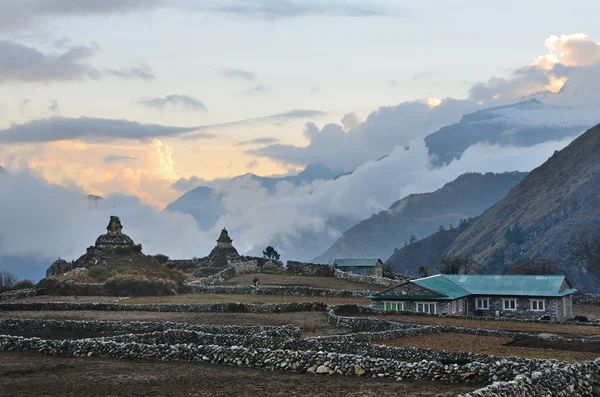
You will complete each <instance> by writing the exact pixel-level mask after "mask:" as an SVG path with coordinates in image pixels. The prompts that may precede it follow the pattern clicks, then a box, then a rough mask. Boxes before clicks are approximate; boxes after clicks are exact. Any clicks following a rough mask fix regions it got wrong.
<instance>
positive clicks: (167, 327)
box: [0, 318, 300, 338]
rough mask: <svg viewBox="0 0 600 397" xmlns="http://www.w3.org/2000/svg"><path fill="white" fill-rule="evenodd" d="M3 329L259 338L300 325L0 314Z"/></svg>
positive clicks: (292, 333)
mask: <svg viewBox="0 0 600 397" xmlns="http://www.w3.org/2000/svg"><path fill="white" fill-rule="evenodd" d="M6 330H13V331H28V332H30V331H48V330H52V331H82V332H115V333H128V334H149V333H153V332H159V333H160V332H165V331H178V332H179V331H188V332H198V333H208V334H218V335H230V336H231V335H252V336H256V337H262V338H270V337H278V338H298V337H299V336H300V328H298V327H296V326H293V325H280V326H270V325H256V326H241V325H210V324H197V325H195V324H189V323H177V322H172V321H160V322H157V321H132V322H120V321H101V320H93V321H79V320H40V319H20V318H18V319H17V318H2V319H0V333H1V332H2V331H6Z"/></svg>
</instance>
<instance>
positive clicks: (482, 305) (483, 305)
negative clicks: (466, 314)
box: [475, 298, 490, 310]
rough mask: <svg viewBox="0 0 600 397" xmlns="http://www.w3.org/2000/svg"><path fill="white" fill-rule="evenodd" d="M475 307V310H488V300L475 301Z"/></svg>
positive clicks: (479, 299)
mask: <svg viewBox="0 0 600 397" xmlns="http://www.w3.org/2000/svg"><path fill="white" fill-rule="evenodd" d="M475 307H476V308H477V310H490V298H477V299H475Z"/></svg>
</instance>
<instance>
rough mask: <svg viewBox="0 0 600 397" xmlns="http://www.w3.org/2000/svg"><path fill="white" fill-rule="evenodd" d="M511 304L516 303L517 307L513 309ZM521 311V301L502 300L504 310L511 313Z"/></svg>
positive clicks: (514, 299)
mask: <svg viewBox="0 0 600 397" xmlns="http://www.w3.org/2000/svg"><path fill="white" fill-rule="evenodd" d="M510 302H514V303H515V307H514V308H511V306H512V305H511V304H510ZM506 303H509V304H508V308H507V307H506ZM518 309H519V300H518V299H516V298H502V310H506V311H509V312H516V311H517V310H518Z"/></svg>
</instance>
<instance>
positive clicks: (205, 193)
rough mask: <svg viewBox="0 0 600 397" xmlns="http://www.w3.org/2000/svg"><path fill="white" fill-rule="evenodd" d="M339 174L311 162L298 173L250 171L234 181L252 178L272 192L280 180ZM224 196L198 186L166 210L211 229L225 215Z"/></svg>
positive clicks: (300, 181) (297, 181) (299, 180)
mask: <svg viewBox="0 0 600 397" xmlns="http://www.w3.org/2000/svg"><path fill="white" fill-rule="evenodd" d="M337 176H338V173H337V172H335V171H332V170H330V169H329V168H327V167H325V166H324V165H322V164H310V165H308V166H307V167H306V168H305V169H304V170H303V171H302V172H300V173H299V174H298V175H289V176H284V177H262V176H258V175H254V174H250V173H249V174H245V175H240V176H237V177H235V178H233V179H232V181H235V180H237V179H240V178H250V179H252V180H254V181H257V182H258V183H259V184H260V186H262V187H264V188H265V189H267V190H268V191H270V192H271V191H273V190H274V189H275V187H276V185H277V184H278V183H279V182H284V181H285V182H289V183H292V184H294V185H296V186H300V185H302V184H303V183H311V182H313V181H316V180H331V179H334V178H336V177H337ZM222 198H223V195H221V194H218V193H217V192H216V191H215V190H214V189H212V188H209V187H206V186H198V187H197V188H195V189H192V190H190V191H189V192H187V193H185V194H184V195H182V196H181V197H179V198H178V199H177V200H175V201H173V202H172V203H170V204H169V205H168V206H167V207H166V208H165V210H167V211H173V212H181V213H184V214H190V215H192V216H193V217H194V218H195V219H196V221H197V222H198V225H199V226H200V228H202V229H204V230H209V229H211V228H212V227H213V226H215V223H216V222H217V220H218V219H219V218H220V217H221V216H222V215H223V211H224V209H223V206H222V205H221V199H222Z"/></svg>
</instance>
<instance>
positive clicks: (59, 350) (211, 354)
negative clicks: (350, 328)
mask: <svg viewBox="0 0 600 397" xmlns="http://www.w3.org/2000/svg"><path fill="white" fill-rule="evenodd" d="M0 350H25V351H36V352H41V353H45V354H50V355H66V356H80V357H85V356H87V357H92V356H94V357H115V358H121V359H133V360H142V359H143V360H148V359H151V360H159V361H204V362H210V363H213V364H228V365H235V366H245V367H255V368H262V369H266V370H271V371H273V370H294V371H297V372H301V373H302V372H309V373H319V374H338V375H362V376H376V377H380V378H385V377H392V378H397V379H418V380H438V381H447V382H471V383H486V382H489V381H490V380H491V379H492V377H493V376H494V375H495V374H496V373H498V374H506V372H507V371H508V370H507V369H506V368H505V367H503V366H496V365H495V364H483V363H470V364H467V365H464V366H458V365H444V364H441V363H439V362H435V361H425V360H423V361H419V362H414V363H413V362H402V361H398V360H394V359H385V358H373V357H366V356H360V355H354V354H339V353H334V352H323V351H310V350H309V351H302V350H283V349H277V350H273V349H267V348H246V347H241V346H218V345H196V344H193V343H181V344H173V345H170V344H141V343H135V342H117V341H110V340H103V339H80V340H61V341H57V340H44V339H39V338H23V337H16V336H7V335H2V336H0ZM507 364H508V363H506V364H505V365H506V366H507V367H509V368H513V365H512V363H511V365H507ZM517 366H518V364H517ZM513 370H514V369H513ZM509 373H511V372H509ZM496 376H497V375H496Z"/></svg>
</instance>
